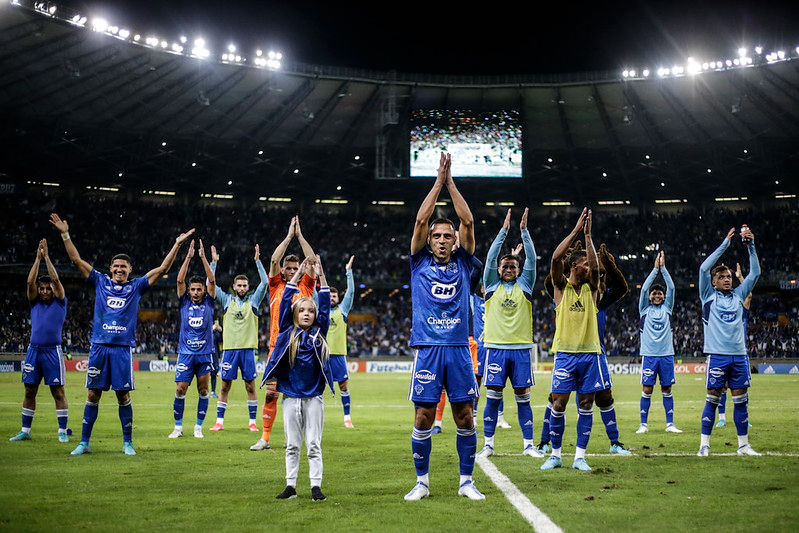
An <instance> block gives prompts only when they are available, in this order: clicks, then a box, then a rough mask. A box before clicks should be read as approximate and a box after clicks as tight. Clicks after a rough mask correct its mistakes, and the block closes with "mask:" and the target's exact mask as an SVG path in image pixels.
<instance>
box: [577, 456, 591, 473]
mask: <svg viewBox="0 0 799 533" xmlns="http://www.w3.org/2000/svg"><path fill="white" fill-rule="evenodd" d="M572 468H573V469H575V470H582V471H583V472H589V471H590V470H591V467H590V466H588V463H586V462H585V459H584V458H583V457H580V458H578V459H575V460H574V462H573V463H572Z"/></svg>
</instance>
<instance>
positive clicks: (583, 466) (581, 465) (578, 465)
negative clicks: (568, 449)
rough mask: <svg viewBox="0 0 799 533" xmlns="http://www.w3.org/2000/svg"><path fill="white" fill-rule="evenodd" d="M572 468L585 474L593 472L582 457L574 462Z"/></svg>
mask: <svg viewBox="0 0 799 533" xmlns="http://www.w3.org/2000/svg"><path fill="white" fill-rule="evenodd" d="M625 451H626V450H625ZM572 468H574V469H575V470H582V471H583V472H589V471H590V470H591V467H590V466H588V463H586V462H585V459H584V458H582V457H580V458H579V459H575V460H574V462H573V463H572Z"/></svg>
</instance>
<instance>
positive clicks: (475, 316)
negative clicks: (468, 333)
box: [471, 294, 486, 346]
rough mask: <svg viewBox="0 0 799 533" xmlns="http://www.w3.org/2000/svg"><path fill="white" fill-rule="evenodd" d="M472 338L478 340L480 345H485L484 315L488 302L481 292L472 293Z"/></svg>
mask: <svg viewBox="0 0 799 533" xmlns="http://www.w3.org/2000/svg"><path fill="white" fill-rule="evenodd" d="M471 310H472V338H474V340H476V341H477V345H478V346H482V345H483V327H484V326H485V323H484V322H483V317H484V316H485V312H486V302H485V300H483V297H482V296H480V295H479V294H472V306H471Z"/></svg>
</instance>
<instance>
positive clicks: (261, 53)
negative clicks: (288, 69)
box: [255, 48, 264, 57]
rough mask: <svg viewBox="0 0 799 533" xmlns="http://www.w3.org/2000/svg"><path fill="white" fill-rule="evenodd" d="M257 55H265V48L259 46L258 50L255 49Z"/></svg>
mask: <svg viewBox="0 0 799 533" xmlns="http://www.w3.org/2000/svg"><path fill="white" fill-rule="evenodd" d="M255 55H257V56H258V57H261V56H262V55H264V52H263V50H261V49H260V48H259V49H258V50H256V51H255Z"/></svg>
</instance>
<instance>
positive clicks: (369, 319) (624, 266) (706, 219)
mask: <svg viewBox="0 0 799 533" xmlns="http://www.w3.org/2000/svg"><path fill="white" fill-rule="evenodd" d="M415 207H416V206H408V207H401V208H390V209H385V208H383V209H377V208H375V207H371V206H368V207H366V208H364V209H363V210H361V211H356V210H355V209H354V208H349V207H343V208H325V207H322V206H319V205H313V206H311V207H309V208H307V209H306V210H305V212H300V223H301V227H302V231H303V234H304V235H305V237H306V238H307V239H308V241H309V242H310V243H311V245H312V246H313V247H314V249H315V251H316V252H317V253H318V254H320V256H321V257H322V260H323V264H324V265H325V270H326V272H327V274H328V279H329V280H330V283H331V284H332V285H335V286H337V287H339V288H340V289H344V288H345V287H346V281H345V276H344V265H345V263H346V261H347V259H348V258H349V256H350V255H355V262H354V267H353V272H354V277H355V281H356V288H355V290H356V296H355V304H354V306H353V310H352V315H353V317H354V318H353V320H351V321H350V328H349V332H350V334H349V349H350V354H351V355H353V356H394V355H397V356H401V355H409V354H410V350H409V348H408V345H407V342H408V336H409V331H410V321H411V307H410V288H409V287H408V283H409V278H410V275H409V267H408V245H409V241H410V235H411V232H412V225H413V220H414V215H415ZM514 209H516V211H518V214H519V215H520V214H521V208H518V207H517V208H514ZM50 212H58V213H59V214H60V215H61V216H62V218H64V219H66V220H67V221H68V222H69V224H70V234H71V235H72V238H73V239H74V241H75V243H76V246H77V247H78V250H79V251H80V253H81V256H82V257H83V258H84V259H85V260H87V261H89V262H90V263H92V264H93V265H94V266H95V267H96V268H97V269H98V270H100V271H105V270H107V262H108V261H109V259H110V257H111V256H113V255H114V254H116V253H119V252H125V253H128V254H129V255H130V256H131V257H132V260H133V267H134V276H141V275H143V274H144V273H145V272H146V270H147V269H150V268H153V267H155V266H157V265H158V264H160V262H161V260H162V259H163V256H164V255H165V253H166V251H167V250H168V249H169V247H170V246H171V244H172V242H174V241H173V239H174V238H175V237H176V236H177V235H178V233H180V232H181V231H185V230H186V229H188V228H192V227H194V228H197V233H196V235H195V237H196V238H202V239H203V243H204V244H205V247H206V249H208V248H209V247H210V245H212V244H214V245H216V247H217V249H218V250H219V254H220V261H219V267H218V269H217V279H218V283H219V286H220V287H221V288H223V289H225V290H228V288H229V286H230V285H231V283H232V281H233V277H234V276H235V275H236V274H239V273H246V274H247V275H248V276H249V278H250V283H251V286H253V287H254V286H255V285H257V283H258V281H259V279H258V274H257V271H256V268H255V264H254V261H253V253H254V246H255V244H259V245H260V249H261V259H262V260H263V261H264V263H265V266H266V267H267V268H268V261H269V257H270V255H271V252H272V249H273V247H274V246H275V245H276V244H277V243H278V242H280V241H281V240H282V239H283V238H284V237H285V234H286V231H287V229H288V225H289V222H290V219H291V216H293V215H294V214H296V213H297V207H296V206H291V205H288V206H275V204H268V203H256V204H253V205H250V206H243V205H235V204H230V203H229V204H225V205H218V204H217V205H214V204H210V203H209V204H194V205H186V204H184V203H180V202H177V201H172V202H170V201H158V202H154V201H150V202H147V201H140V200H136V201H129V200H126V199H124V198H121V197H116V198H115V197H113V196H81V197H73V198H67V197H65V195H52V194H50V195H48V194H44V193H39V194H36V195H13V196H10V195H9V196H5V197H0V220H2V224H3V228H4V229H5V231H4V232H3V233H2V234H0V269H3V272H4V276H3V281H2V284H0V304H1V309H2V313H1V314H0V351H10V352H20V351H24V349H25V345H26V343H27V341H28V338H29V334H30V324H29V318H30V317H29V311H28V305H27V302H26V297H25V292H24V284H25V275H26V273H27V270H28V269H29V268H30V264H32V262H33V259H34V255H35V250H36V246H37V243H38V241H39V239H41V238H43V237H46V238H48V239H49V240H50V242H51V245H50V253H51V258H52V259H53V261H54V263H55V264H56V267H57V268H58V270H59V272H60V273H61V276H62V279H63V280H64V283H65V285H66V288H67V297H68V298H69V309H68V313H67V321H66V324H65V327H64V346H65V347H66V349H67V350H69V351H73V352H76V353H79V352H86V351H88V347H89V337H90V332H91V322H92V311H93V298H94V296H93V293H92V292H91V291H90V290H89V288H88V286H87V285H85V284H84V283H83V282H82V281H81V280H80V278H79V277H78V275H77V272H76V270H75V269H74V268H73V267H72V266H71V265H70V264H69V263H68V261H67V258H66V254H65V253H64V252H63V248H62V247H61V246H60V242H59V241H58V236H57V234H56V232H55V230H53V228H52V227H51V226H50V224H49V223H48V222H47V220H48V216H49V213H50ZM474 212H475V221H476V238H477V250H476V255H477V257H478V258H480V259H482V258H484V257H485V255H486V252H487V250H488V246H489V245H490V243H491V240H492V239H493V238H494V236H495V234H496V231H497V230H498V229H499V227H500V226H501V224H502V220H503V217H504V211H503V210H501V209H495V208H492V209H491V210H488V208H484V207H482V208H480V209H477V208H475V209H474ZM356 213H357V214H356ZM440 214H443V215H448V214H450V213H448V212H447V208H444V209H443V210H442V212H441V213H440ZM450 216H452V215H450ZM594 218H595V224H594V239H595V242H596V244H597V245H598V244H599V243H601V242H604V243H605V244H606V245H607V246H608V248H609V249H610V251H611V252H612V253H613V254H614V255H615V256H616V259H617V263H618V264H619V266H620V268H621V270H622V271H623V273H624V274H625V276H626V278H627V280H628V284H629V286H630V293H629V294H628V295H627V296H626V297H625V298H624V299H623V300H622V301H621V302H619V303H618V304H616V306H614V307H613V308H611V310H610V311H609V313H608V319H607V323H606V348H607V351H608V353H609V354H610V355H612V356H614V355H615V356H624V357H629V358H634V357H635V355H636V354H637V350H638V325H639V322H638V320H639V319H638V311H637V306H638V294H639V291H638V289H637V288H636V285H640V284H641V283H642V282H643V280H644V279H645V277H646V276H647V274H648V273H649V271H650V270H651V268H652V262H653V260H654V254H655V252H656V251H659V250H661V249H662V250H665V252H666V266H667V268H668V269H669V272H670V273H671V275H672V277H673V278H674V280H675V283H676V285H677V295H676V304H675V310H674V314H673V317H672V321H673V327H674V332H675V350H676V351H677V353H678V354H679V355H682V356H683V357H699V356H701V355H702V323H701V306H700V305H699V298H698V292H697V288H696V287H695V284H696V281H697V271H698V267H699V264H700V263H701V262H702V261H703V260H704V258H705V256H706V255H707V254H709V253H710V252H712V251H713V250H714V249H715V248H716V246H718V244H719V243H721V241H722V239H723V238H724V236H725V235H726V233H727V231H728V230H729V228H731V227H737V226H739V225H740V224H741V223H748V224H749V226H750V227H751V228H752V230H753V232H754V233H755V236H756V242H757V247H758V252H759V258H760V263H761V268H762V270H763V275H762V276H761V279H760V282H759V283H758V286H757V287H756V290H755V295H754V299H753V302H752V311H751V314H750V320H749V326H748V328H749V329H748V346H749V348H750V352H751V355H753V356H756V357H799V341H798V340H797V338H798V337H799V331H797V329H798V328H797V324H799V290H797V291H789V290H780V288H779V285H778V282H779V281H784V280H791V279H796V278H797V277H799V276H798V272H797V270H799V267H797V260H796V257H797V239H796V238H795V235H797V234H799V214H797V213H796V212H794V211H790V210H765V211H762V212H757V213H755V212H752V211H733V210H729V209H712V210H706V211H704V212H702V213H700V212H697V211H695V210H693V209H684V210H682V211H672V212H649V213H645V214H642V213H638V212H624V213H620V212H614V211H604V212H603V211H597V212H595V217H594ZM575 219H576V214H575V213H574V212H572V211H565V210H561V211H554V210H553V211H550V210H534V211H533V212H532V213H531V215H530V220H529V228H530V232H531V235H532V237H533V240H534V242H535V246H536V252H537V256H538V265H537V274H538V275H537V278H538V282H537V285H536V294H535V301H534V306H533V307H534V315H535V316H534V335H535V340H536V342H537V343H538V344H539V346H540V347H541V349H542V351H543V352H544V353H546V352H547V351H548V349H549V347H550V345H551V341H552V334H553V328H554V321H553V310H552V304H551V300H550V299H549V298H548V297H547V296H546V295H545V293H544V292H543V290H542V288H543V287H542V281H543V279H544V277H545V276H546V273H547V271H548V268H549V257H551V254H552V251H553V249H554V247H555V246H556V245H557V243H558V242H559V240H560V239H561V238H562V236H563V235H565V234H566V233H567V232H568V231H569V230H570V229H571V227H572V226H573V224H574V220H575ZM514 224H518V215H517V216H514ZM517 240H518V230H516V231H515V232H514V230H513V229H512V230H511V232H510V237H509V239H508V241H507V243H506V247H507V248H508V249H510V247H511V246H512V245H514V244H516V242H517ZM184 253H185V247H184V249H183V250H181V252H180V254H179V256H178V259H177V260H176V263H175V265H174V266H173V267H172V271H171V277H170V278H168V279H167V280H162V281H161V282H160V283H159V284H158V285H157V286H156V287H154V289H153V290H151V291H150V292H149V293H148V294H147V295H145V297H144V298H143V299H142V302H141V306H140V307H141V309H143V310H152V311H154V312H153V313H151V314H150V316H151V317H152V318H153V319H152V320H144V321H140V324H139V327H138V329H137V343H138V345H137V347H136V351H138V352H141V353H157V354H173V353H174V351H175V347H176V345H177V328H178V321H177V317H178V308H177V299H176V297H175V293H174V274H175V272H176V271H177V269H178V266H179V264H180V262H181V261H182V259H183V257H184V255H183V254H184ZM289 253H296V254H299V253H300V250H299V246H298V245H297V244H296V241H295V242H294V243H292V245H291V246H290V248H289ZM724 260H725V261H726V262H727V264H729V265H731V266H733V268H734V266H735V263H736V262H739V263H740V264H741V267H742V269H743V271H744V273H746V272H747V271H748V269H749V265H748V257H747V255H746V251H745V249H744V247H743V246H741V245H740V244H737V243H734V245H733V246H732V247H731V248H730V250H729V251H728V252H727V253H726V254H725V256H724ZM195 263H196V264H193V267H194V270H196V272H195V273H197V274H200V266H199V262H195ZM259 311H260V314H261V317H262V318H261V321H260V337H261V345H262V347H265V346H266V344H267V342H268V339H267V336H268V304H267V303H266V301H265V302H264V303H263V304H262V306H261V309H260V310H259Z"/></svg>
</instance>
